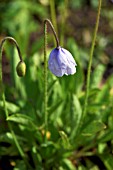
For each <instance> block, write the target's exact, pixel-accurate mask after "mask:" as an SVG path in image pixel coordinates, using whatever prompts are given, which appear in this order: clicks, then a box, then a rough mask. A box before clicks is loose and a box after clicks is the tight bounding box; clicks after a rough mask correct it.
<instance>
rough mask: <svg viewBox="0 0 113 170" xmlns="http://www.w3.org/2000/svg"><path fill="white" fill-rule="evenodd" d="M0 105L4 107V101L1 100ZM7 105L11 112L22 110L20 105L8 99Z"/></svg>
mask: <svg viewBox="0 0 113 170" xmlns="http://www.w3.org/2000/svg"><path fill="white" fill-rule="evenodd" d="M0 107H3V101H0ZM6 107H7V109H8V110H9V111H10V112H11V113H15V112H18V111H19V110H20V108H19V106H17V105H16V104H14V103H11V102H8V101H6Z"/></svg>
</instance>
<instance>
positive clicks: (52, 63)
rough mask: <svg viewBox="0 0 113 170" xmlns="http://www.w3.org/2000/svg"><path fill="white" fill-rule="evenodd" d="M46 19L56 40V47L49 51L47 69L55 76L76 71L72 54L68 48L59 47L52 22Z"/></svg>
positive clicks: (71, 73)
mask: <svg viewBox="0 0 113 170" xmlns="http://www.w3.org/2000/svg"><path fill="white" fill-rule="evenodd" d="M46 21H47V22H48V23H49V24H50V26H51V28H52V31H53V33H54V36H55V38H56V42H57V47H56V48H55V49H53V50H52V51H51V53H50V56H49V61H48V67H49V70H50V71H51V72H52V73H53V74H54V75H55V76H57V77H62V76H63V75H73V74H74V73H76V66H77V64H76V62H75V60H74V58H73V56H72V54H71V53H70V52H69V51H68V50H66V49H64V48H62V47H60V45H59V40H58V37H57V35H56V32H55V30H54V27H53V25H52V23H51V22H50V21H49V20H48V19H47V20H46Z"/></svg>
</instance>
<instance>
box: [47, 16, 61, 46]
mask: <svg viewBox="0 0 113 170" xmlns="http://www.w3.org/2000/svg"><path fill="white" fill-rule="evenodd" d="M46 23H48V24H49V25H50V27H51V29H52V31H53V34H54V37H55V39H56V44H57V48H58V47H59V46H60V45H59V39H58V36H57V34H56V31H55V29H54V27H53V24H52V23H51V21H50V20H49V19H45V20H44V25H46Z"/></svg>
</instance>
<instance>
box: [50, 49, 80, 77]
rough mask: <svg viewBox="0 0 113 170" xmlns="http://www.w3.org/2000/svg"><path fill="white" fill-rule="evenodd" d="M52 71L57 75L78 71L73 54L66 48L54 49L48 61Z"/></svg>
mask: <svg viewBox="0 0 113 170" xmlns="http://www.w3.org/2000/svg"><path fill="white" fill-rule="evenodd" d="M48 65H49V69H50V71H51V72H52V73H53V74H54V75H55V76H57V77H62V76H63V75H64V74H65V75H70V74H74V73H76V65H77V64H76V62H75V60H74V58H73V56H72V54H71V53H70V52H69V51H67V50H66V49H64V48H61V47H57V48H55V49H53V50H52V52H51V53H50V56H49V61H48Z"/></svg>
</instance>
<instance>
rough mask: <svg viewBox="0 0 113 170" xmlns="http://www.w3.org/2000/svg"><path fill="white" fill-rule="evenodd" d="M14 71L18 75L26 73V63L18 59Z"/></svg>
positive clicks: (21, 75)
mask: <svg viewBox="0 0 113 170" xmlns="http://www.w3.org/2000/svg"><path fill="white" fill-rule="evenodd" d="M16 71H17V74H18V76H19V77H23V76H25V74H26V65H25V63H24V62H23V61H20V62H19V63H18V65H17V67H16Z"/></svg>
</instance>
